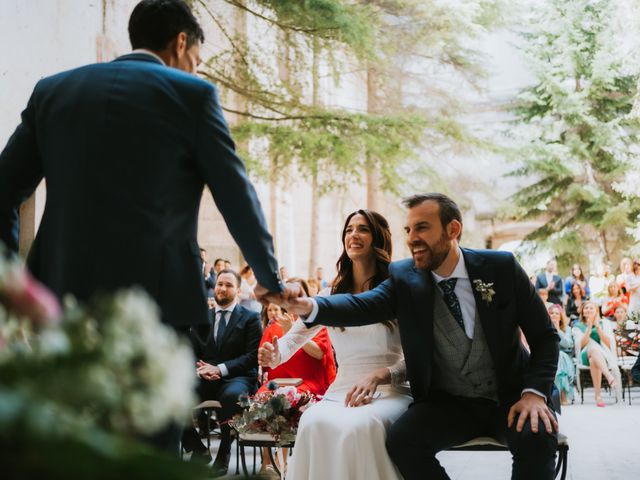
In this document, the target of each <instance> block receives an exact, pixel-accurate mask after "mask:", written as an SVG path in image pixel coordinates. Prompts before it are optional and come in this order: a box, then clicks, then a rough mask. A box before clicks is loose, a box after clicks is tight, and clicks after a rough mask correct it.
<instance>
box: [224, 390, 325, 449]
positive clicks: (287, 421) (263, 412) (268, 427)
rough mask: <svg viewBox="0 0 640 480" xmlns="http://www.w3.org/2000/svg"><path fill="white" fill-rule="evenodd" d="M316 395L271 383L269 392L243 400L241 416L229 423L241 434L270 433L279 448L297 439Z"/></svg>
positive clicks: (244, 397) (243, 397)
mask: <svg viewBox="0 0 640 480" xmlns="http://www.w3.org/2000/svg"><path fill="white" fill-rule="evenodd" d="M316 400H317V399H316V397H315V395H313V394H311V393H307V392H298V390H297V389H296V388H295V387H278V385H277V384H276V383H274V382H269V390H268V391H266V392H262V393H258V394H256V395H254V396H253V397H249V396H242V397H240V401H239V405H240V406H241V407H243V408H244V411H243V412H242V413H241V414H238V415H236V416H235V417H233V418H232V419H231V420H230V421H229V424H230V425H231V426H232V427H233V428H234V429H235V430H236V431H237V432H238V433H239V434H240V436H241V437H242V436H243V435H244V436H246V435H250V434H268V435H270V436H271V438H273V440H274V442H275V443H276V445H277V446H282V445H286V444H288V443H291V442H293V441H294V440H295V439H296V433H297V431H298V423H299V422H300V417H301V416H302V414H303V412H304V411H305V410H306V409H307V408H309V407H310V406H311V405H312V404H313V403H315V402H316Z"/></svg>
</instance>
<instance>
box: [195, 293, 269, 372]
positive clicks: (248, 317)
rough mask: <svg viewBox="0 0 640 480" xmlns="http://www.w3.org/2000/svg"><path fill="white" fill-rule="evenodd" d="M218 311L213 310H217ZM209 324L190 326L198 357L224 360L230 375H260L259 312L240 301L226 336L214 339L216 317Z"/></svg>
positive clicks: (210, 360)
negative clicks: (245, 306)
mask: <svg viewBox="0 0 640 480" xmlns="http://www.w3.org/2000/svg"><path fill="white" fill-rule="evenodd" d="M214 311H215V310H211V312H214ZM211 316H212V319H211V320H212V321H211V323H210V324H208V325H197V326H193V327H191V328H190V329H189V338H190V339H191V343H192V345H193V351H194V354H195V356H196V358H197V359H198V360H204V361H205V362H207V363H210V364H211V365H218V364H220V363H224V364H225V366H226V367H227V369H228V370H229V376H228V377H226V378H233V377H249V378H251V379H252V380H256V381H257V378H258V345H260V340H261V339H262V324H261V323H260V315H259V314H258V313H257V312H254V311H252V310H249V309H247V308H244V307H243V306H242V305H240V304H237V305H236V306H235V308H234V309H233V312H232V313H231V317H230V318H229V321H228V323H227V327H226V329H225V331H224V334H223V336H222V338H221V339H220V338H219V339H218V341H217V342H216V341H215V340H214V338H213V328H212V327H213V316H214V314H213V313H212V315H211Z"/></svg>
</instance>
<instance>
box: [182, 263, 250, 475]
mask: <svg viewBox="0 0 640 480" xmlns="http://www.w3.org/2000/svg"><path fill="white" fill-rule="evenodd" d="M240 281H241V279H240V275H238V274H237V273H236V272H234V271H233V270H222V271H221V272H220V273H219V274H218V276H217V280H216V286H215V300H216V307H215V310H210V312H211V313H212V314H213V315H211V323H210V325H207V326H195V327H192V328H191V329H190V330H189V337H190V339H191V342H192V344H193V349H194V353H195V355H196V358H197V359H198V361H197V363H196V368H197V374H198V377H200V384H199V385H198V388H197V392H198V395H199V396H200V399H201V400H218V401H219V402H220V403H221V404H222V409H221V410H220V412H219V421H220V422H225V421H226V420H229V419H230V418H231V417H233V415H235V414H236V413H239V412H240V411H241V409H240V407H239V406H238V397H239V396H240V395H242V394H253V393H254V392H255V390H256V381H257V378H258V368H257V366H258V363H257V354H258V345H259V344H260V339H261V337H262V327H261V325H260V316H259V314H258V313H256V312H252V311H251V310H248V309H246V308H244V307H242V306H241V305H239V304H238V291H239V288H240ZM221 430H222V441H221V443H220V448H219V450H218V455H217V456H216V460H215V462H214V463H213V469H214V470H215V472H216V473H218V474H222V475H224V473H226V471H227V468H228V466H229V456H230V452H231V437H230V427H229V426H228V425H226V424H222V425H221ZM182 443H183V446H184V448H185V450H187V451H193V457H192V458H194V459H198V460H203V461H205V462H207V463H208V462H210V461H211V454H210V452H209V451H208V450H207V448H206V447H205V446H204V445H203V444H202V442H201V441H200V439H199V438H198V435H197V433H196V431H195V429H193V427H189V428H187V429H185V431H184V434H183V436H182Z"/></svg>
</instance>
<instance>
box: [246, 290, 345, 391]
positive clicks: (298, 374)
mask: <svg viewBox="0 0 640 480" xmlns="http://www.w3.org/2000/svg"><path fill="white" fill-rule="evenodd" d="M288 281H289V282H297V283H300V284H301V285H302V288H303V289H304V290H305V291H307V285H306V282H305V281H304V280H302V279H300V278H294V279H289V280H288ZM267 315H268V320H269V324H268V325H266V326H265V329H264V333H263V334H262V340H260V346H262V344H264V343H265V342H272V341H273V339H274V337H277V338H281V337H282V336H284V335H285V334H286V333H287V332H288V331H289V329H290V328H291V326H292V325H293V322H295V321H297V317H295V316H294V315H291V314H289V313H287V312H286V311H284V310H282V309H281V308H280V307H278V306H277V305H274V304H270V305H269V307H268V309H267ZM269 317H271V318H269ZM274 317H275V321H274ZM262 372H263V374H264V373H266V374H267V375H266V376H267V380H266V381H265V383H264V384H263V385H262V386H261V387H260V389H259V390H258V392H264V391H266V390H267V383H268V380H273V379H276V378H301V379H302V384H300V385H298V386H297V387H296V388H297V389H298V391H304V392H309V393H313V394H314V395H318V396H322V395H324V392H326V391H327V388H329V385H331V383H332V382H333V380H334V379H335V378H336V362H335V357H334V355H333V348H332V346H331V340H329V335H328V333H327V329H326V328H323V329H322V330H321V331H320V333H318V334H317V335H316V336H315V337H313V339H312V340H311V341H309V342H307V344H306V345H305V346H304V347H302V348H301V349H300V350H298V351H297V352H296V353H295V354H294V355H293V357H291V359H289V361H288V362H285V363H283V364H282V365H279V366H277V367H276V368H273V369H271V368H268V367H264V368H263V369H262Z"/></svg>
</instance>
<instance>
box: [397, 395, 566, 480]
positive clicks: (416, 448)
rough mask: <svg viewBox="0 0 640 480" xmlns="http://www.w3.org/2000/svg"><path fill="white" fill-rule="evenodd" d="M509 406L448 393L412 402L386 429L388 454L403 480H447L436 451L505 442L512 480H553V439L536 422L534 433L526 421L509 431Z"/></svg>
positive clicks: (555, 446) (555, 438)
mask: <svg viewBox="0 0 640 480" xmlns="http://www.w3.org/2000/svg"><path fill="white" fill-rule="evenodd" d="M509 408H511V405H505V406H498V405H496V403H495V402H493V401H491V400H483V399H473V398H463V397H454V396H450V395H446V394H442V395H438V396H437V398H434V399H430V400H429V401H425V402H418V403H415V404H413V405H412V406H411V407H410V408H409V410H407V412H405V413H404V414H403V415H402V416H401V417H400V418H399V419H398V420H397V421H396V422H395V423H394V424H393V425H392V426H391V428H390V429H389V431H388V433H387V450H388V451H389V455H390V456H391V459H392V460H393V462H394V463H395V464H396V465H397V466H398V468H399V469H400V473H402V476H403V477H404V479H405V480H414V479H416V480H417V479H420V480H422V479H425V478H428V479H429V480H441V479H442V480H445V479H449V476H448V475H447V473H446V472H445V470H444V468H442V466H441V465H440V462H438V460H437V459H436V453H438V452H440V451H442V450H446V449H448V448H451V447H454V446H456V445H459V444H461V443H464V442H466V441H468V440H471V439H472V438H475V437H481V436H490V437H494V438H495V439H497V440H498V441H500V442H502V443H505V444H506V445H507V446H508V447H509V450H510V451H511V454H512V455H513V470H512V476H511V478H512V480H553V478H554V467H555V454H556V450H557V437H556V435H555V434H553V435H551V434H549V433H547V431H546V427H545V426H544V424H543V423H542V422H541V421H540V422H539V424H538V433H533V432H532V431H531V426H530V424H529V420H528V419H527V421H526V423H525V425H524V428H523V430H522V432H517V431H516V422H517V417H516V421H514V423H513V425H512V427H511V428H508V427H507V414H508V412H509Z"/></svg>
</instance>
